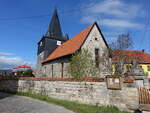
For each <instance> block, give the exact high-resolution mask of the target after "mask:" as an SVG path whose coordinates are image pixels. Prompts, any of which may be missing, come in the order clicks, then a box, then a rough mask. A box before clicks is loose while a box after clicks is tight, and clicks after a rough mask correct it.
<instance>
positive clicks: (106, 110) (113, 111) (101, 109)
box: [1, 91, 130, 113]
mask: <svg viewBox="0 0 150 113" xmlns="http://www.w3.org/2000/svg"><path fill="white" fill-rule="evenodd" d="M1 92H6V93H11V94H15V95H19V96H27V97H31V98H35V99H39V100H42V101H46V102H51V103H54V104H57V105H61V106H64V107H65V108H67V109H70V110H72V111H74V112H76V113H130V112H127V111H121V110H119V109H118V108H117V107H113V106H96V105H88V104H79V103H77V102H72V101H67V100H60V99H56V98H50V97H48V96H44V95H40V94H31V93H22V92H17V93H16V92H10V91H1Z"/></svg>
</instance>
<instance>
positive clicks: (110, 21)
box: [81, 16, 144, 28]
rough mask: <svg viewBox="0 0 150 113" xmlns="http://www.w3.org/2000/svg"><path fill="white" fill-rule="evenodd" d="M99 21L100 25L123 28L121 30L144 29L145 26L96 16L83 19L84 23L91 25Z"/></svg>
mask: <svg viewBox="0 0 150 113" xmlns="http://www.w3.org/2000/svg"><path fill="white" fill-rule="evenodd" d="M94 21H97V22H98V23H99V24H100V25H103V26H110V27H121V28H143V27H144V25H143V24H140V23H134V22H130V21H129V20H123V19H103V20H101V19H100V18H98V17H96V16H85V17H83V18H82V19H81V22H82V23H86V24H91V23H93V22H94Z"/></svg>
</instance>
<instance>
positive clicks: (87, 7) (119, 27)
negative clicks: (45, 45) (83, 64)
mask: <svg viewBox="0 0 150 113" xmlns="http://www.w3.org/2000/svg"><path fill="white" fill-rule="evenodd" d="M149 4H150V0H0V42H1V43H0V69H8V68H13V67H15V66H17V65H21V64H28V65H30V66H32V67H34V68H35V64H36V56H37V42H38V41H39V40H40V39H41V37H42V36H43V35H44V34H45V33H46V31H47V29H48V25H49V23H50V19H51V16H52V14H53V11H54V9H55V8H57V9H58V13H59V18H60V22H61V28H62V31H63V34H64V35H65V34H66V33H68V34H69V37H70V38H71V37H73V36H74V35H76V34H77V33H79V32H81V31H82V30H83V29H85V28H86V27H87V26H89V25H91V24H93V23H94V22H95V21H96V22H97V23H98V25H99V27H100V29H101V31H102V33H103V35H104V37H105V39H106V40H107V43H111V42H112V41H115V40H116V38H117V37H118V35H120V34H122V33H130V35H131V37H132V38H133V42H134V48H132V49H135V50H142V49H145V50H146V52H147V53H150V40H149V39H150V38H149V37H150V32H149V31H150V27H149V26H150V13H149V11H150V7H149Z"/></svg>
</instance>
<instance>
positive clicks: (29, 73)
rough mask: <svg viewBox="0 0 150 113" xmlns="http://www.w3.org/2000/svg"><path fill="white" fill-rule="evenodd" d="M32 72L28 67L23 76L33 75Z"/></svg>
mask: <svg viewBox="0 0 150 113" xmlns="http://www.w3.org/2000/svg"><path fill="white" fill-rule="evenodd" d="M32 72H33V71H32V69H29V70H27V71H25V72H24V73H23V77H34V75H33V73H32Z"/></svg>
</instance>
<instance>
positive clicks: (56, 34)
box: [46, 9, 63, 40]
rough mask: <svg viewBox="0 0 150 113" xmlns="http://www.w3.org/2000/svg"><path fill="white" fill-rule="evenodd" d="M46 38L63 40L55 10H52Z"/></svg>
mask: <svg viewBox="0 0 150 113" xmlns="http://www.w3.org/2000/svg"><path fill="white" fill-rule="evenodd" d="M46 36H48V37H50V38H53V39H56V40H63V35H62V31H61V26H60V21H59V17H58V12H57V9H55V10H54V13H53V16H52V19H51V22H50V24H49V28H48V31H47V33H46Z"/></svg>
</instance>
